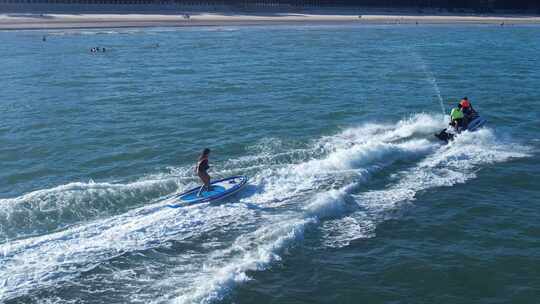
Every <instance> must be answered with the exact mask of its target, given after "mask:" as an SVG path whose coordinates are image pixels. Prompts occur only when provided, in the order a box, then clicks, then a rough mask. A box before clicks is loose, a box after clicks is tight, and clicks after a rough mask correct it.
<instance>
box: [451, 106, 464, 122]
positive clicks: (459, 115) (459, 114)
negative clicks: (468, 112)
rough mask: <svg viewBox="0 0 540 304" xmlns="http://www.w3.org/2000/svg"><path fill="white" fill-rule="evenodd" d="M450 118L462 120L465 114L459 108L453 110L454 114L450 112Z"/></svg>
mask: <svg viewBox="0 0 540 304" xmlns="http://www.w3.org/2000/svg"><path fill="white" fill-rule="evenodd" d="M450 117H451V118H452V120H456V119H462V118H463V112H461V110H459V109H458V108H453V109H452V112H450Z"/></svg>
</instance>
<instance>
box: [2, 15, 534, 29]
mask: <svg viewBox="0 0 540 304" xmlns="http://www.w3.org/2000/svg"><path fill="white" fill-rule="evenodd" d="M298 23H302V24H344V23H359V24H445V23H452V24H455V23H463V24H501V25H512V24H538V23H540V17H538V16H477V15H461V16H451V15H405V14H404V15H400V14H366V15H358V14H351V13H347V12H344V13H342V14H313V13H305V14H304V13H272V14H268V13H261V14H246V13H238V14H231V13H226V14H225V13H224V14H221V13H187V14H1V15H0V30H21V29H63V28H122V27H157V26H159V27H164V26H220V25H265V24H298Z"/></svg>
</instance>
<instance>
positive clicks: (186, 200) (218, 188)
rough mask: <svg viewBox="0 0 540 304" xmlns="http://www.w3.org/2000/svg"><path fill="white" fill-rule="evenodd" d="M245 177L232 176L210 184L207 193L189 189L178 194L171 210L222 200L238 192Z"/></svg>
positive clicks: (197, 189)
mask: <svg viewBox="0 0 540 304" xmlns="http://www.w3.org/2000/svg"><path fill="white" fill-rule="evenodd" d="M247 180H248V178H247V177H246V176H233V177H228V178H224V179H220V180H216V181H213V182H211V183H210V190H209V191H205V190H203V191H201V193H200V195H199V190H200V189H201V187H200V186H199V187H197V188H193V189H190V190H188V191H186V192H183V193H180V194H178V196H177V198H176V200H177V203H176V204H171V205H169V207H171V208H179V207H182V206H186V205H191V204H198V203H205V202H213V201H218V200H221V199H224V198H226V197H228V196H231V195H233V194H235V193H237V192H238V191H240V190H241V189H242V188H243V187H244V186H245V185H246V183H247Z"/></svg>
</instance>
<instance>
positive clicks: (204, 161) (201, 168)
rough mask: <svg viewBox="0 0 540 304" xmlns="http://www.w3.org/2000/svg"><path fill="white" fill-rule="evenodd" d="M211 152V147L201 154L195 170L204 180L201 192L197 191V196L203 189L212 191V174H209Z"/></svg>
mask: <svg viewBox="0 0 540 304" xmlns="http://www.w3.org/2000/svg"><path fill="white" fill-rule="evenodd" d="M209 154H210V149H208V148H205V149H204V150H203V152H202V154H201V156H199V161H198V162H197V166H195V172H197V176H199V178H200V179H201V181H202V182H203V185H202V186H201V189H199V192H198V193H197V196H201V193H202V192H203V191H210V175H208V172H207V171H208V169H210V165H209V164H208V155H209Z"/></svg>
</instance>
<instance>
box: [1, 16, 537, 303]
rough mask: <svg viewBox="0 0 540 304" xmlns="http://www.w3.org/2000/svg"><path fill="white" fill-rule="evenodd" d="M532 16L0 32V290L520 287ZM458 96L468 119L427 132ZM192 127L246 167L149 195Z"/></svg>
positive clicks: (529, 163) (233, 298) (205, 293)
mask: <svg viewBox="0 0 540 304" xmlns="http://www.w3.org/2000/svg"><path fill="white" fill-rule="evenodd" d="M43 35H46V36H47V39H46V41H42V36H43ZM539 37H540V27H538V26H517V25H516V26H507V27H499V26H495V25H469V26H455V25H442V26H411V25H359V26H352V25H351V26H343V25H341V26H337V25H336V26H329V25H326V26H315V25H313V26H258V27H211V28H204V27H202V28H184V29H171V28H158V29H129V30H114V29H107V30H63V31H59V30H56V31H11V32H0V42H1V43H0V58H1V59H0V79H1V80H2V84H3V86H2V89H1V90H0V115H1V119H0V165H1V168H2V170H0V207H1V208H0V302H2V303H537V302H538V299H539V297H540V275H539V274H540V187H539V186H540V184H539V182H538V180H539V178H540V165H539V163H540V157H539V154H538V151H539V148H540V135H539V132H540V123H539V113H540V107H539V101H540V85H539V84H540V57H539V54H540V39H538V38H539ZM96 46H99V47H105V48H106V52H105V53H91V52H90V48H92V47H96ZM463 96H468V97H469V98H470V99H471V100H472V102H473V105H474V106H475V107H476V109H477V110H479V111H480V112H481V113H482V114H483V115H484V116H485V117H486V118H487V119H488V120H489V123H488V125H487V126H486V128H484V129H482V130H480V131H478V132H474V133H465V134H463V135H461V136H460V137H459V138H458V139H457V140H456V141H455V142H453V143H451V144H449V145H442V144H441V143H440V142H438V141H437V140H436V139H435V138H434V137H433V133H435V132H437V131H438V130H440V129H441V128H443V127H444V126H445V124H446V122H445V118H444V116H443V110H444V111H447V112H448V110H449V109H450V107H451V106H453V105H454V104H455V103H456V102H457V101H458V99H459V98H460V97H463ZM204 147H210V148H211V149H212V151H213V152H212V155H211V159H210V164H211V166H212V168H211V170H210V174H211V175H212V176H213V177H216V178H217V177H227V176H230V175H236V174H245V175H248V176H249V177H250V182H249V185H248V186H247V187H246V189H245V190H244V191H243V192H242V193H241V194H239V195H238V196H236V197H234V198H231V199H229V200H227V201H225V202H221V203H211V204H208V203H206V204H199V205H192V206H188V207H185V208H180V209H171V208H167V207H165V206H166V205H167V203H170V202H171V201H173V200H174V194H176V193H179V192H181V191H182V190H185V189H188V188H190V187H193V186H195V185H197V183H198V181H197V179H196V178H195V176H194V174H193V164H194V162H195V160H196V158H197V156H198V153H199V152H200V151H201V150H202V149H203V148H204Z"/></svg>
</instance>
